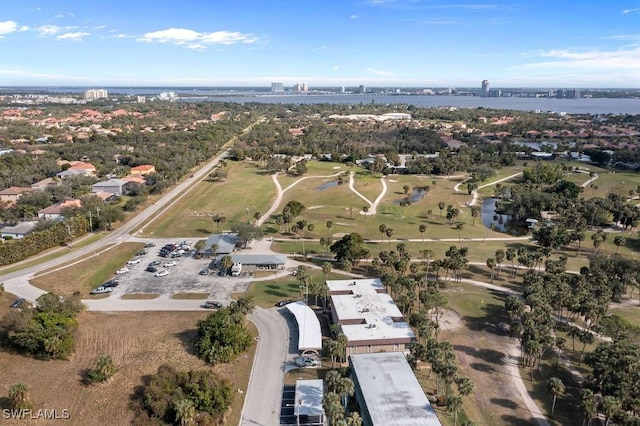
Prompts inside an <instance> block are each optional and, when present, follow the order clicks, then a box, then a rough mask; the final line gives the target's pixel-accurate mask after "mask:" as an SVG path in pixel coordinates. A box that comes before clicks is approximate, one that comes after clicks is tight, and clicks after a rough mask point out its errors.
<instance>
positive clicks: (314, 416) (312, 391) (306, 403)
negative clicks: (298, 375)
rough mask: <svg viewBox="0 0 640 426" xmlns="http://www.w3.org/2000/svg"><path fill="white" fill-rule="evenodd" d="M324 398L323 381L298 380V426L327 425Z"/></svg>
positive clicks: (296, 409) (296, 399)
mask: <svg viewBox="0 0 640 426" xmlns="http://www.w3.org/2000/svg"><path fill="white" fill-rule="evenodd" d="M323 398H324V383H323V380H322V379H315V380H296V394H295V408H294V415H295V416H296V417H297V418H298V420H297V421H298V424H314V425H315V424H318V425H322V424H325V423H324V408H323V407H322V399H323Z"/></svg>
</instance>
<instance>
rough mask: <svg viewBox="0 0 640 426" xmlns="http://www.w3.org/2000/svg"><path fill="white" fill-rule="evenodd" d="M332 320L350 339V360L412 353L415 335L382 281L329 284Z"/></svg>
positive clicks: (348, 353)
mask: <svg viewBox="0 0 640 426" xmlns="http://www.w3.org/2000/svg"><path fill="white" fill-rule="evenodd" d="M327 286H328V287H329V295H330V297H331V316H332V320H333V322H334V323H335V324H337V325H338V326H339V327H340V330H341V331H342V333H343V334H344V335H345V336H346V337H347V341H348V343H347V356H348V355H350V354H358V353H372V352H382V351H385V352H404V353H408V352H409V347H410V345H411V344H412V343H413V342H415V340H416V335H415V333H414V332H413V330H411V327H410V326H409V324H408V323H407V322H406V321H405V320H404V317H403V315H402V312H400V309H399V308H398V306H397V305H396V304H395V302H394V301H393V299H392V298H391V296H390V295H389V294H388V293H387V291H386V289H385V287H384V285H383V284H382V282H381V281H380V279H379V278H370V279H352V280H328V281H327Z"/></svg>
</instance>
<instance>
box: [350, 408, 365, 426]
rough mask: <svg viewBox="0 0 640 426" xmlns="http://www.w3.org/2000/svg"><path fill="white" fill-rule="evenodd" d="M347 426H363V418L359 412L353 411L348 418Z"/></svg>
mask: <svg viewBox="0 0 640 426" xmlns="http://www.w3.org/2000/svg"><path fill="white" fill-rule="evenodd" d="M347 426H362V417H360V414H359V413H358V412H357V411H352V412H351V413H349V415H348V416H347Z"/></svg>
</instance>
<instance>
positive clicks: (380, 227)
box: [378, 223, 387, 240]
mask: <svg viewBox="0 0 640 426" xmlns="http://www.w3.org/2000/svg"><path fill="white" fill-rule="evenodd" d="M378 231H380V234H382V239H383V240H384V233H385V232H387V225H385V224H384V223H381V224H380V226H378Z"/></svg>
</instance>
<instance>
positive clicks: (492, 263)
mask: <svg viewBox="0 0 640 426" xmlns="http://www.w3.org/2000/svg"><path fill="white" fill-rule="evenodd" d="M495 267H496V260H495V259H494V258H493V257H490V258H488V259H487V268H489V270H490V271H491V282H493V271H494V269H495Z"/></svg>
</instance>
